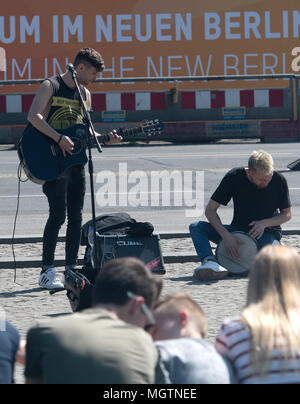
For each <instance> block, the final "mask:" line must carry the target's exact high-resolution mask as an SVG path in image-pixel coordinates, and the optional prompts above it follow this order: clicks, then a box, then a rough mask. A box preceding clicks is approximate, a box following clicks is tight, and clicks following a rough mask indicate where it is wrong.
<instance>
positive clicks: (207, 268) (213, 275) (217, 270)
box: [194, 260, 228, 281]
mask: <svg viewBox="0 0 300 404" xmlns="http://www.w3.org/2000/svg"><path fill="white" fill-rule="evenodd" d="M227 276H228V271H227V269H226V268H224V267H222V266H221V265H219V264H218V263H217V262H216V261H212V260H211V261H209V260H208V261H206V262H204V264H202V265H199V266H198V267H197V268H196V269H195V271H194V277H195V278H197V279H198V280H199V281H213V280H216V279H224V278H226V277H227Z"/></svg>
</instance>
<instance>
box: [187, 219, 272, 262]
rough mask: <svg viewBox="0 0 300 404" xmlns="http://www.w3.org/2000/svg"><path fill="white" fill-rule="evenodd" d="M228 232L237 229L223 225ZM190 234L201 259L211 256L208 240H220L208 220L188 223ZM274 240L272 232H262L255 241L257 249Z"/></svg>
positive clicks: (216, 241) (236, 229)
mask: <svg viewBox="0 0 300 404" xmlns="http://www.w3.org/2000/svg"><path fill="white" fill-rule="evenodd" d="M224 227H225V228H226V229H227V230H228V231H229V232H230V233H231V232H233V231H239V230H241V229H238V228H237V227H235V226H230V225H225V226H224ZM190 234H191V237H192V240H193V243H194V246H195V250H196V251H197V254H198V255H199V257H200V260H201V261H203V260H204V258H206V257H213V255H214V254H213V252H212V249H211V245H210V241H212V242H214V243H216V244H217V243H218V242H219V241H220V240H221V236H220V235H219V233H218V232H217V231H216V230H215V229H214V228H213V227H212V225H211V224H210V223H208V222H194V223H192V224H191V225H190ZM275 240H276V237H275V236H273V234H271V233H268V232H264V233H263V235H262V236H261V238H260V239H258V240H256V241H257V246H258V249H259V250H260V249H261V248H263V247H264V246H265V245H267V244H272V243H273V242H274V241H275Z"/></svg>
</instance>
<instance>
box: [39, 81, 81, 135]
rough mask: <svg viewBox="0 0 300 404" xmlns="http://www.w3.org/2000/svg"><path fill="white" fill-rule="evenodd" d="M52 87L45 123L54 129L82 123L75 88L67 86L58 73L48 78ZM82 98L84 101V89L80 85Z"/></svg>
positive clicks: (78, 98)
mask: <svg viewBox="0 0 300 404" xmlns="http://www.w3.org/2000/svg"><path fill="white" fill-rule="evenodd" d="M47 80H49V81H50V83H51V85H52V88H53V96H52V103H51V108H50V111H49V115H48V117H47V123H48V124H49V125H50V126H51V127H52V128H54V129H56V130H59V129H66V128H69V127H70V126H73V125H75V124H78V123H83V110H82V107H81V104H80V97H79V93H78V90H77V88H76V87H75V88H74V89H73V88H70V87H68V86H67V85H66V84H65V82H64V81H63V79H62V78H61V76H60V75H58V76H55V77H51V78H48V79H47ZM80 90H81V94H82V98H83V100H84V101H86V91H85V88H84V87H83V86H80Z"/></svg>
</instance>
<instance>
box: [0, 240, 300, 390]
mask: <svg viewBox="0 0 300 404" xmlns="http://www.w3.org/2000/svg"><path fill="white" fill-rule="evenodd" d="M283 243H284V244H286V245H290V246H293V247H295V248H296V249H297V250H298V251H299V252H300V236H286V237H283ZM161 247H162V251H163V254H166V253H168V252H172V251H173V252H175V251H176V252H179V253H180V252H182V254H183V255H184V254H185V253H193V252H194V248H193V245H192V242H191V240H190V239H189V238H186V239H169V240H161ZM63 249H64V245H63V243H59V244H58V247H57V254H58V255H63ZM83 252H84V249H81V254H82V253H83ZM18 256H22V257H24V256H28V257H35V258H37V257H40V256H41V245H38V243H37V244H35V245H32V244H28V245H26V244H24V245H17V246H16V258H17V259H18ZM0 257H2V258H6V259H11V258H12V255H11V246H9V245H0ZM165 267H166V274H165V275H157V276H162V278H163V282H164V287H163V293H162V294H163V295H166V294H171V293H174V292H179V291H180V292H187V293H189V294H190V295H191V296H192V297H193V298H194V299H195V300H196V301H197V302H198V303H199V304H200V305H201V307H202V309H203V310H204V313H205V315H206V317H207V320H208V333H207V339H208V340H210V341H211V342H214V339H215V336H216V334H217V332H218V329H219V327H220V325H221V323H222V321H223V319H224V318H226V317H230V316H234V315H237V314H238V313H239V311H240V310H241V309H242V308H243V307H244V305H245V301H246V300H245V299H246V290H247V283H248V280H247V278H246V277H228V278H227V279H225V280H221V281H214V282H200V281H197V280H195V279H193V270H194V268H195V263H184V264H177V263H176V264H167V265H165ZM62 271H63V268H58V272H59V273H62ZM38 277H39V269H38V268H32V269H31V268H26V269H25V268H24V269H22V268H20V269H18V270H17V279H16V283H15V282H14V270H12V269H1V270H0V308H2V309H4V310H5V314H6V318H7V319H8V320H9V321H10V322H11V323H12V324H13V325H15V326H16V327H17V328H18V330H19V332H20V334H21V337H23V338H25V336H26V333H27V331H28V329H29V328H30V327H31V326H32V325H34V324H35V322H36V321H37V320H39V319H43V318H49V317H56V316H59V315H62V314H66V313H71V308H70V305H69V302H68V299H67V298H66V295H65V292H60V293H57V294H55V295H50V294H49V292H47V291H45V290H42V289H41V288H39V286H38V284H37V281H38ZM15 381H16V383H18V384H22V383H24V377H23V368H22V367H21V366H19V365H17V367H16V372H15Z"/></svg>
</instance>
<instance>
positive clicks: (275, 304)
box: [216, 246, 300, 384]
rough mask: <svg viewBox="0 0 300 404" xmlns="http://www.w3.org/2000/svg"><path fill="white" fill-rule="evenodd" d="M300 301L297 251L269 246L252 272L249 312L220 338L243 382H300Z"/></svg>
mask: <svg viewBox="0 0 300 404" xmlns="http://www.w3.org/2000/svg"><path fill="white" fill-rule="evenodd" d="M299 299H300V257H299V254H298V253H297V251H296V250H295V249H293V248H291V247H283V246H267V247H264V248H263V249H262V250H261V251H260V252H259V254H258V255H257V257H256V259H255V262H254V264H253V266H252V268H251V270H250V273H249V284H248V297H247V305H246V308H245V309H244V310H243V311H242V312H241V314H240V316H239V317H238V318H232V319H226V320H225V321H224V323H223V324H222V327H221V329H220V331H219V334H218V336H217V339H216V349H217V351H218V352H220V353H221V354H222V355H224V356H225V357H226V358H228V359H229V360H230V362H231V363H232V365H233V367H234V370H235V374H236V377H237V379H238V382H239V383H245V384H246V383H247V384H258V383H262V384H279V383H300V338H299V335H300V310H299V307H300V305H299V302H300V300H299Z"/></svg>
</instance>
